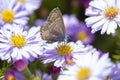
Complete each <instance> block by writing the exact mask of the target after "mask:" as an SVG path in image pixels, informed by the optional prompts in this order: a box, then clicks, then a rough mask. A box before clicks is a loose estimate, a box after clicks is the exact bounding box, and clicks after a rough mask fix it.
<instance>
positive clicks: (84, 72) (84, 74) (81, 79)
mask: <svg viewBox="0 0 120 80" xmlns="http://www.w3.org/2000/svg"><path fill="white" fill-rule="evenodd" d="M90 74H91V72H90V69H89V68H87V67H84V68H81V69H80V70H79V71H78V74H77V79H78V80H88V78H89V77H90Z"/></svg>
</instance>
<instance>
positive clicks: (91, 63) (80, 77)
mask: <svg viewBox="0 0 120 80" xmlns="http://www.w3.org/2000/svg"><path fill="white" fill-rule="evenodd" d="M97 53H98V52H97ZM99 55H100V54H96V51H95V52H93V53H88V54H86V55H80V56H79V60H76V64H74V65H73V66H69V67H67V70H64V71H63V72H61V75H59V77H58V79H57V80H105V77H106V75H107V74H104V73H105V72H106V71H107V70H108V68H110V67H111V61H110V59H109V56H108V54H107V53H106V54H104V55H102V56H101V57H100V56H99ZM108 74H109V73H108Z"/></svg>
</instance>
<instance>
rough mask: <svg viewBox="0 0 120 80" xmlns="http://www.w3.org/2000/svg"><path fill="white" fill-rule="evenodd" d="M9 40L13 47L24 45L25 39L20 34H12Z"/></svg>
mask: <svg viewBox="0 0 120 80" xmlns="http://www.w3.org/2000/svg"><path fill="white" fill-rule="evenodd" d="M10 41H11V43H12V45H13V46H14V47H18V48H21V47H23V46H24V45H26V39H25V37H24V36H22V35H12V37H11V39H10Z"/></svg>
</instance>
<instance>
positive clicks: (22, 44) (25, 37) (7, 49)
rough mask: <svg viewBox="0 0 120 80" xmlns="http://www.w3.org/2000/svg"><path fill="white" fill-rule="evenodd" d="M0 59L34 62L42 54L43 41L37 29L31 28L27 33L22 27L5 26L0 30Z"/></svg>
mask: <svg viewBox="0 0 120 80" xmlns="http://www.w3.org/2000/svg"><path fill="white" fill-rule="evenodd" d="M0 45H1V46H0V58H1V60H8V61H10V60H11V58H12V60H13V61H16V60H19V59H23V60H30V61H32V60H34V58H37V57H38V55H41V54H42V52H41V51H42V50H43V48H42V47H41V45H43V41H42V39H41V37H40V33H39V27H32V28H31V29H30V30H29V31H27V30H24V29H23V26H20V25H15V24H14V25H10V24H6V25H4V26H3V27H1V30H0Z"/></svg>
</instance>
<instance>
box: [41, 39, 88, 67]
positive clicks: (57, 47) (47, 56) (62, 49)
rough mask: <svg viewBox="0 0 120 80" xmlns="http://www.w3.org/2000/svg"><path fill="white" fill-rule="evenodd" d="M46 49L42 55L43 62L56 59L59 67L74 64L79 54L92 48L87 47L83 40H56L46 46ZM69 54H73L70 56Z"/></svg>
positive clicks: (56, 64)
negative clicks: (67, 41)
mask: <svg viewBox="0 0 120 80" xmlns="http://www.w3.org/2000/svg"><path fill="white" fill-rule="evenodd" d="M44 48H45V51H44V53H43V55H41V60H42V61H43V63H50V62H53V61H55V63H54V65H55V66H57V67H63V66H64V67H65V64H72V63H73V61H74V59H76V57H77V56H79V55H81V54H82V55H84V54H87V53H88V50H89V49H90V48H88V47H85V46H84V45H83V44H82V43H81V41H77V42H76V43H74V42H69V43H66V42H54V43H49V44H46V45H45V46H44ZM69 56H72V58H70V57H69Z"/></svg>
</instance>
